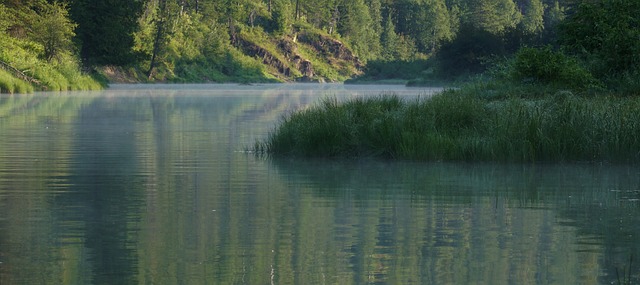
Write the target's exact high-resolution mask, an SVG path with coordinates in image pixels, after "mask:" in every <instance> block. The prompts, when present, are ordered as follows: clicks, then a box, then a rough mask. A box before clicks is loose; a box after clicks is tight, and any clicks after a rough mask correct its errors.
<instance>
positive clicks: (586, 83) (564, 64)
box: [512, 46, 596, 90]
mask: <svg viewBox="0 0 640 285" xmlns="http://www.w3.org/2000/svg"><path fill="white" fill-rule="evenodd" d="M512 76H513V79H515V80H516V81H520V82H532V83H542V84H551V85H555V86H558V87H569V88H572V89H577V90H584V89H587V88H590V87H593V86H595V85H596V80H595V79H594V78H593V76H592V75H591V73H589V71H587V70H586V69H584V68H583V67H582V66H580V64H579V63H578V61H577V60H575V59H573V58H570V57H567V56H565V55H564V54H562V53H561V52H557V51H553V50H552V49H551V47H549V46H547V47H545V48H522V49H520V50H519V51H518V52H517V53H516V55H515V59H514V63H513V70H512Z"/></svg>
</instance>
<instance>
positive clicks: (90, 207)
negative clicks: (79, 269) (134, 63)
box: [56, 101, 144, 284]
mask: <svg viewBox="0 0 640 285" xmlns="http://www.w3.org/2000/svg"><path fill="white" fill-rule="evenodd" d="M132 105H133V104H126V103H122V104H113V105H111V104H109V103H108V102H104V101H98V102H95V103H94V104H92V105H91V106H87V107H86V108H84V109H83V110H82V112H81V113H80V115H79V119H78V121H77V125H76V134H77V135H76V137H75V138H74V142H75V146H74V148H75V149H76V150H77V151H76V152H75V153H74V155H73V156H72V158H71V161H72V162H71V163H72V165H73V166H72V167H71V169H70V177H69V178H68V181H69V184H70V185H72V186H71V188H70V189H69V192H66V193H63V194H60V195H59V196H58V197H57V200H56V205H57V206H58V207H60V208H61V209H59V210H58V211H57V212H60V213H63V214H61V215H62V217H61V218H60V220H62V221H63V222H62V224H61V225H60V226H61V227H62V228H63V232H66V233H67V235H69V237H77V238H80V239H81V240H83V242H84V246H85V248H86V249H88V251H87V254H86V259H87V260H86V262H87V263H88V264H89V267H90V268H86V269H85V270H88V271H90V272H91V274H92V283H93V284H135V283H137V273H138V264H137V257H138V252H136V246H137V232H138V223H139V220H140V213H141V211H142V207H143V205H144V202H143V201H142V199H143V188H142V187H143V184H144V181H143V179H144V178H143V177H140V176H139V175H136V174H137V173H135V172H134V170H135V169H136V168H137V164H138V163H139V161H137V160H138V157H137V156H136V153H135V152H136V149H135V140H136V138H135V135H136V132H135V129H134V125H135V119H136V118H135V117H133V116H134V114H136V112H134V111H130V110H126V108H127V107H128V106H132Z"/></svg>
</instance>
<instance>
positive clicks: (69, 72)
mask: <svg viewBox="0 0 640 285" xmlns="http://www.w3.org/2000/svg"><path fill="white" fill-rule="evenodd" d="M39 54H42V46H41V45H39V44H37V43H34V42H31V41H28V40H25V39H16V38H12V37H9V36H6V35H0V60H2V61H4V62H7V63H8V64H10V65H11V66H13V67H15V68H16V69H18V70H21V71H23V72H24V73H25V74H27V75H28V76H30V77H33V78H35V79H36V80H38V81H40V82H41V85H40V86H33V85H31V84H30V83H27V82H25V81H22V80H19V79H17V78H15V77H14V76H13V75H12V74H10V73H8V72H5V71H3V72H2V73H0V92H5V93H29V92H33V91H34V90H35V89H36V88H40V89H46V90H48V91H66V90H93V89H102V88H103V87H105V86H103V84H101V83H100V82H98V81H97V80H95V79H94V78H92V77H91V76H89V75H86V74H83V73H82V72H81V71H80V65H79V64H78V62H77V59H76V58H75V56H73V55H71V54H67V53H63V54H61V55H60V57H59V58H57V59H56V60H53V61H51V62H49V61H47V60H44V59H42V58H41V57H39V56H38V55H39Z"/></svg>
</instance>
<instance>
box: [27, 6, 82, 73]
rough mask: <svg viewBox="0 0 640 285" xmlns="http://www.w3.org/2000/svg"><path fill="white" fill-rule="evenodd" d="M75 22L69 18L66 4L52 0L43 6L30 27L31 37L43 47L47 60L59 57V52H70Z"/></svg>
mask: <svg viewBox="0 0 640 285" xmlns="http://www.w3.org/2000/svg"><path fill="white" fill-rule="evenodd" d="M76 26H77V25H76V24H74V23H72V22H71V20H70V19H69V11H68V8H67V5H66V4H62V3H59V2H54V3H53V4H51V5H46V6H44V7H43V9H42V11H41V12H40V15H38V17H37V18H36V19H35V20H34V22H33V24H32V27H31V38H32V39H33V40H34V41H35V42H38V43H39V44H41V45H42V46H43V47H44V57H45V58H46V59H47V60H48V61H52V60H53V59H54V58H57V59H60V57H61V53H71V50H72V48H73V45H72V41H71V40H72V38H73V37H74V36H75V33H74V31H73V30H74V29H75V28H76Z"/></svg>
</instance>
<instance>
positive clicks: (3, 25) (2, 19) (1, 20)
mask: <svg viewBox="0 0 640 285" xmlns="http://www.w3.org/2000/svg"><path fill="white" fill-rule="evenodd" d="M10 25H11V20H10V18H9V12H8V11H7V8H6V7H5V6H4V4H2V3H0V37H2V36H3V35H4V34H5V33H6V32H7V28H9V26H10Z"/></svg>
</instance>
